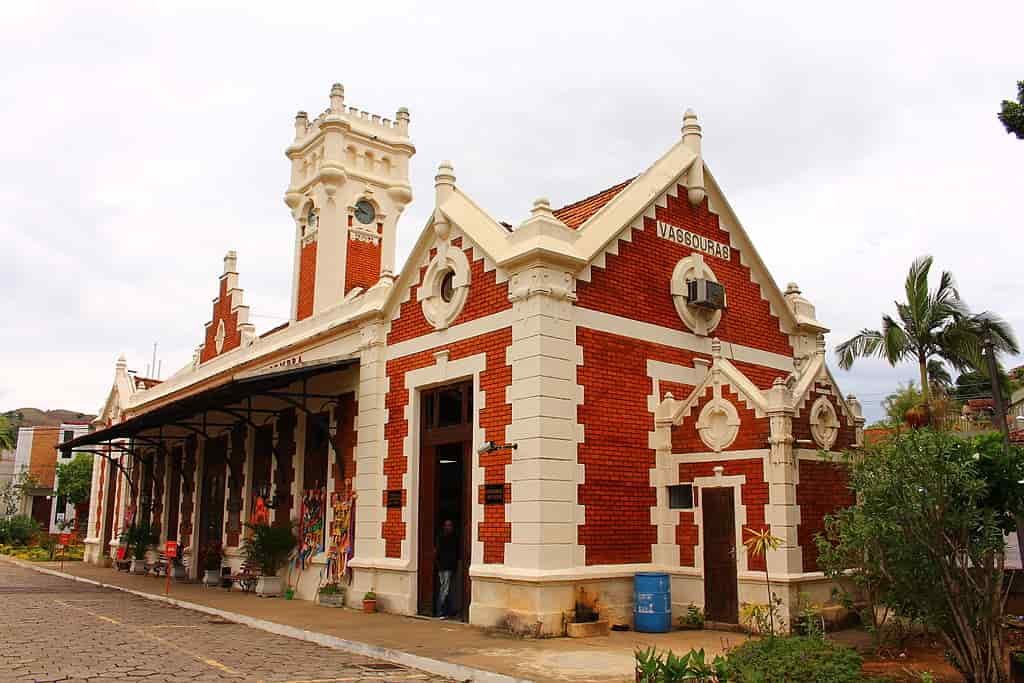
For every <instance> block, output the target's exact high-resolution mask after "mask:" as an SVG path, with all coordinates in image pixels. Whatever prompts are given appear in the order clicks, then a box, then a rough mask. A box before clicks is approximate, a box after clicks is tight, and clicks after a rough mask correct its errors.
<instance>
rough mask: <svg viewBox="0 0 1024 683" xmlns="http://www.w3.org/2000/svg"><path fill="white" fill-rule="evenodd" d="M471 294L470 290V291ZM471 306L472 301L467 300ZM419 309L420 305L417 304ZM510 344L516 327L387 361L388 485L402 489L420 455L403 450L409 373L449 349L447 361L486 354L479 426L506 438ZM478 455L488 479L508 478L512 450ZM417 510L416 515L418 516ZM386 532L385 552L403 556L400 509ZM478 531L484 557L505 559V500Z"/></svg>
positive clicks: (488, 435) (390, 512)
mask: <svg viewBox="0 0 1024 683" xmlns="http://www.w3.org/2000/svg"><path fill="white" fill-rule="evenodd" d="M471 296H472V295H471ZM467 305H468V303H467ZM416 308H417V309H418V308H419V306H418V305H417V307H416ZM511 343H512V330H511V329H508V328H506V329H503V330H497V331H495V332H491V333H489V334H485V335H480V336H478V337H473V338H470V339H464V340H461V341H458V342H455V343H453V344H449V345H447V346H445V347H439V348H434V349H430V350H428V351H423V352H421V353H416V354H412V355H409V356H404V357H402V358H397V359H394V360H390V361H388V364H387V375H388V381H389V383H390V384H389V390H388V394H387V398H386V399H385V405H386V407H387V410H388V422H387V424H386V425H385V427H384V437H385V439H386V440H387V456H386V457H385V459H384V475H385V477H386V478H387V485H386V488H387V489H401V488H402V476H403V475H404V474H405V473H406V471H407V470H408V468H409V462H408V458H407V456H408V457H418V454H416V453H409V454H407V453H406V452H405V445H404V441H405V438H406V436H407V435H408V433H409V422H408V420H406V419H405V407H406V405H408V403H409V390H408V389H406V388H405V373H407V372H409V371H411V370H416V369H419V368H423V367H427V366H429V365H433V364H434V362H435V361H434V356H433V354H434V353H436V352H437V351H439V350H441V349H443V348H447V349H448V352H449V356H448V357H449V360H459V359H460V358H465V357H467V356H474V355H477V354H480V353H486V355H487V367H486V370H484V371H483V372H482V373H481V374H480V388H481V389H482V390H483V391H484V392H485V394H486V398H485V406H484V407H483V408H482V409H479V406H477V408H478V409H479V420H480V427H481V428H482V429H483V430H484V439H485V440H493V441H497V442H499V443H504V441H505V428H506V427H507V426H508V425H509V424H511V422H512V406H511V405H509V404H508V403H506V402H505V389H506V388H507V387H508V386H509V385H510V384H511V383H512V368H511V367H510V366H509V365H507V364H506V360H505V351H506V349H507V348H508V346H509V345H510V344H511ZM474 459H476V460H477V461H478V462H479V465H480V466H481V467H483V468H484V482H485V483H504V482H505V465H507V464H509V463H511V453H510V452H509V451H500V452H497V453H490V454H487V455H483V456H481V455H477V454H474ZM406 505H408V492H403V495H402V506H403V507H405V506H406ZM415 514H416V512H415V511H413V512H412V515H413V516H415ZM381 533H382V536H383V538H384V542H385V555H386V556H387V557H399V556H400V555H401V547H402V540H403V539H405V538H406V536H407V533H408V531H407V529H406V525H405V523H404V522H402V510H401V509H400V508H387V517H386V518H385V521H384V523H383V525H382V529H381ZM477 533H478V534H479V538H480V540H481V541H483V544H484V562H496V563H500V562H502V561H503V560H504V553H505V543H508V542H511V540H512V525H511V524H510V523H508V522H506V521H505V507H504V506H503V505H489V506H485V511H484V520H483V522H481V524H480V526H479V528H478V530H477Z"/></svg>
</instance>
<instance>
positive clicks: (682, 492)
mask: <svg viewBox="0 0 1024 683" xmlns="http://www.w3.org/2000/svg"><path fill="white" fill-rule="evenodd" d="M668 508H669V510H692V509H693V484H676V485H675V486H669V487H668Z"/></svg>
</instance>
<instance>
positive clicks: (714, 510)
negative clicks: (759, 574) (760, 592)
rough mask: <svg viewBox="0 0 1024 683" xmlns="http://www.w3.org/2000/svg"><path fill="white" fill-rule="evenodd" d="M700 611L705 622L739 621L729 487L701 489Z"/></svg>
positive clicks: (734, 525)
mask: <svg viewBox="0 0 1024 683" xmlns="http://www.w3.org/2000/svg"><path fill="white" fill-rule="evenodd" d="M700 495H701V508H702V509H703V518H704V613H705V616H706V617H707V620H708V621H719V622H723V623H727V624H735V623H737V622H738V621H739V590H738V588H737V585H736V508H735V501H734V499H733V489H732V488H731V487H730V488H702V489H701V490H700Z"/></svg>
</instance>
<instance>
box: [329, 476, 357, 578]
mask: <svg viewBox="0 0 1024 683" xmlns="http://www.w3.org/2000/svg"><path fill="white" fill-rule="evenodd" d="M355 500H356V497H355V494H351V495H350V494H347V493H344V492H338V493H332V494H331V508H332V512H333V515H332V517H331V549H330V551H329V554H328V564H329V566H328V568H327V576H328V581H329V582H331V583H337V582H338V581H339V579H340V578H341V577H342V576H346V575H347V573H348V561H349V560H350V559H352V550H353V545H354V544H353V543H352V538H353V533H354V529H355V527H354V526H353V523H354V519H355V518H354V515H353V513H354V511H355V510H354V507H355Z"/></svg>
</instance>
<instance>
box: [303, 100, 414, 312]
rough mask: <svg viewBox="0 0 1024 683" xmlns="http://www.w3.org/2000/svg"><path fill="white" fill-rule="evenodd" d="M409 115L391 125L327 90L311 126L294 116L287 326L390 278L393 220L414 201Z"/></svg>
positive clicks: (399, 114)
mask: <svg viewBox="0 0 1024 683" xmlns="http://www.w3.org/2000/svg"><path fill="white" fill-rule="evenodd" d="M415 152H416V148H415V147H413V145H412V142H411V141H410V140H409V111H408V110H407V109H405V108H404V107H402V108H401V109H399V110H398V112H397V113H396V114H395V117H394V119H389V118H382V117H381V116H379V115H377V114H370V113H369V112H366V111H363V110H361V109H357V108H356V107H348V106H345V89H344V88H343V87H342V86H341V84H340V83H335V84H334V86H332V87H331V95H330V106H329V107H328V108H327V109H326V110H324V112H323V113H321V114H320V115H319V116H317V117H316V118H315V119H313V120H310V118H309V116H308V115H307V114H306V112H304V111H300V112H299V113H298V114H297V115H296V116H295V139H294V141H293V142H292V144H291V145H290V146H289V147H288V148H287V149H286V150H285V154H286V155H287V157H288V159H290V160H291V162H292V175H291V183H290V184H289V186H288V190H287V191H286V192H285V195H284V200H285V204H287V205H288V208H289V209H291V214H292V218H293V220H294V221H295V255H294V257H295V267H294V274H293V276H292V310H291V319H292V320H304V319H305V318H308V317H310V316H312V315H314V314H317V313H319V312H321V311H324V310H327V309H329V308H332V307H333V306H336V305H338V304H340V303H341V302H342V301H343V300H345V299H346V298H347V297H352V296H355V295H357V294H358V293H359V292H361V291H363V290H365V289H368V288H369V287H372V286H373V285H374V284H376V283H377V281H378V280H379V279H380V277H381V275H382V274H383V273H391V272H394V267H395V263H394V262H395V233H396V229H397V225H398V217H399V216H400V215H401V213H402V210H403V209H405V206H406V205H407V204H408V203H409V202H410V201H411V200H412V189H411V186H410V185H409V159H410V157H412V155H413V154H414V153H415Z"/></svg>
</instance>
